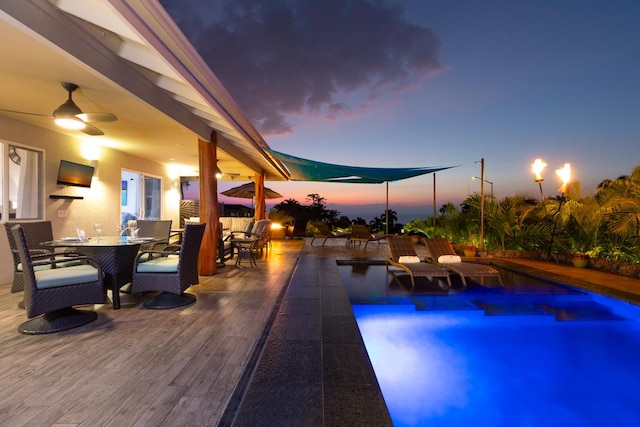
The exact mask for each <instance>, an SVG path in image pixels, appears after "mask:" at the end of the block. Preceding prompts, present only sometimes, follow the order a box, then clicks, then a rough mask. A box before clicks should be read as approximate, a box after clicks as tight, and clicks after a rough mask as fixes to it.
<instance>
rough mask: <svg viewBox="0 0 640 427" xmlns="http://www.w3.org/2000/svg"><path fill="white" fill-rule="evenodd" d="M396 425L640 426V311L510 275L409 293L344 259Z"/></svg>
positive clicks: (376, 270)
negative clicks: (493, 281)
mask: <svg viewBox="0 0 640 427" xmlns="http://www.w3.org/2000/svg"><path fill="white" fill-rule="evenodd" d="M338 268H339V270H340V272H341V277H342V279H343V282H344V283H345V287H346V288H347V290H348V292H349V295H350V298H351V301H352V306H353V311H354V313H355V316H356V320H357V322H358V326H359V328H360V332H361V334H362V337H363V339H364V341H365V345H366V348H367V351H368V353H369V357H370V359H371V362H372V364H373V367H374V370H375V372H376V376H377V378H378V382H379V383H380V387H381V390H382V393H383V395H384V398H385V401H386V403H387V406H388V408H389V411H390V413H391V417H392V419H393V422H394V424H395V425H396V426H419V425H429V426H469V425H474V426H539V425H545V426H556V425H558V426H559V425H563V426H564V425H580V426H605V425H606V426H609V425H611V426H613V425H615V426H631V425H633V426H636V425H639V423H640V405H639V403H640V368H639V367H638V358H640V307H638V306H635V305H632V304H627V303H624V302H621V301H617V300H613V299H610V298H607V297H604V296H600V295H596V294H592V293H588V292H585V291H581V290H578V289H575V288H571V287H568V286H564V285H560V284H552V283H548V282H544V281H542V280H536V279H533V278H529V277H526V276H521V275H518V274H516V273H512V272H504V273H505V274H504V275H503V279H504V281H505V283H507V286H506V287H505V288H500V287H483V286H475V285H472V286H470V287H469V288H468V289H467V290H465V291H464V292H460V293H456V294H451V295H443V294H442V293H441V292H439V291H437V290H435V288H434V290H429V289H428V287H427V289H426V290H425V291H424V292H421V291H420V289H419V290H418V293H416V294H409V293H407V292H406V289H403V287H402V286H399V285H398V284H397V283H395V282H394V281H393V280H392V279H390V278H389V277H388V276H387V274H386V271H385V267H384V266H383V265H382V266H381V265H368V266H366V267H365V266H362V265H360V266H356V267H354V265H339V267H338Z"/></svg>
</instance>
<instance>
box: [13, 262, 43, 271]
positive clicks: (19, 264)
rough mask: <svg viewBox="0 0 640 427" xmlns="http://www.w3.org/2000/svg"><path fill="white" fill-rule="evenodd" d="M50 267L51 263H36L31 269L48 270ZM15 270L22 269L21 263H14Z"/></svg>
mask: <svg viewBox="0 0 640 427" xmlns="http://www.w3.org/2000/svg"><path fill="white" fill-rule="evenodd" d="M50 268H51V264H47V265H36V266H34V267H33V271H42V270H49V269H50ZM16 271H22V263H21V262H19V263H18V265H16Z"/></svg>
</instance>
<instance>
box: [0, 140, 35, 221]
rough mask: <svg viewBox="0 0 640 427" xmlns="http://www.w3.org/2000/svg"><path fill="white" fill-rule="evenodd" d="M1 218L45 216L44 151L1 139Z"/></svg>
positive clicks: (24, 218) (4, 219) (23, 218)
mask: <svg viewBox="0 0 640 427" xmlns="http://www.w3.org/2000/svg"><path fill="white" fill-rule="evenodd" d="M0 148H2V152H1V155H0V160H1V161H0V170H1V174H0V219H2V220H3V221H7V220H11V219H16V220H17V219H19V220H28V219H43V218H44V214H43V212H44V208H43V193H44V152H43V151H41V150H37V149H34V148H29V147H25V146H20V145H16V144H13V143H8V142H2V141H0Z"/></svg>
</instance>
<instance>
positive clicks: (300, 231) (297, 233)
mask: <svg viewBox="0 0 640 427" xmlns="http://www.w3.org/2000/svg"><path fill="white" fill-rule="evenodd" d="M308 222H309V220H308V219H301V218H297V219H294V220H293V225H287V226H286V227H285V229H284V234H285V237H289V238H291V239H297V238H300V239H301V238H303V237H305V236H306V235H307V223H308Z"/></svg>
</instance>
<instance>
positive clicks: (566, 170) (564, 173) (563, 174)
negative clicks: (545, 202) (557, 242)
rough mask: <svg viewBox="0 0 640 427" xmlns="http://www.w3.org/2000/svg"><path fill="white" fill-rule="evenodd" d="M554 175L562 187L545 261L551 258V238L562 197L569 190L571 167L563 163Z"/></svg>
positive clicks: (555, 226) (559, 190)
mask: <svg viewBox="0 0 640 427" xmlns="http://www.w3.org/2000/svg"><path fill="white" fill-rule="evenodd" d="M556 174H557V175H558V176H559V177H560V179H561V180H562V185H561V186H560V188H559V189H558V192H559V193H560V203H559V204H558V211H557V212H556V215H555V216H554V218H553V229H551V240H550V241H549V250H548V251H547V259H549V258H550V257H551V249H552V248H553V238H554V237H555V235H556V228H557V226H558V218H556V216H557V215H558V214H559V213H560V211H561V209H562V204H563V203H564V195H565V193H566V192H567V191H568V189H569V181H571V165H570V164H569V163H565V164H564V167H563V168H562V169H557V170H556Z"/></svg>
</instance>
